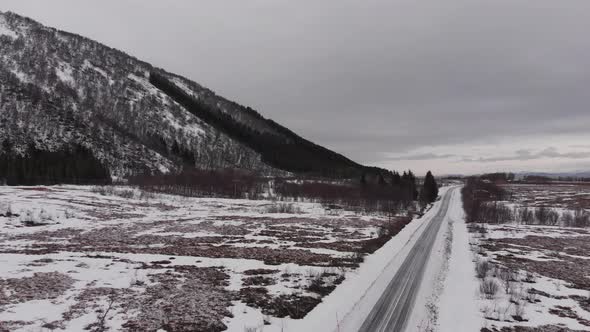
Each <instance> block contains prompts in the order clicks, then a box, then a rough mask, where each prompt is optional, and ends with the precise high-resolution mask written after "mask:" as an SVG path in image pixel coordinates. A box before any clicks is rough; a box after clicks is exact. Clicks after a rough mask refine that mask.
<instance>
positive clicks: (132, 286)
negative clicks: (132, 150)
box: [0, 186, 421, 332]
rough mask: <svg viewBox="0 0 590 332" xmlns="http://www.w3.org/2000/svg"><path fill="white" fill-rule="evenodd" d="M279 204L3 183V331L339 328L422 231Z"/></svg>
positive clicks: (396, 222) (376, 218) (380, 219)
mask: <svg viewBox="0 0 590 332" xmlns="http://www.w3.org/2000/svg"><path fill="white" fill-rule="evenodd" d="M284 204H287V203H281V202H273V201H268V200H257V201H254V200H230V199H219V198H183V197H178V196H168V195H154V194H150V193H145V192H141V191H139V190H134V189H130V188H125V187H119V188H115V189H114V190H113V189H109V190H105V189H101V188H92V187H77V186H52V187H23V188H18V187H0V265H1V266H2V269H0V288H1V289H2V291H1V292H0V331H4V330H7V331H50V330H56V329H57V330H67V331H82V330H84V329H86V330H91V331H108V330H130V331H156V330H162V331H165V330H175V331H195V330H196V331H222V330H229V331H240V332H242V331H262V330H264V331H296V330H299V329H300V328H303V327H305V326H313V324H319V326H323V327H326V326H331V327H334V328H337V327H338V326H339V324H340V321H342V320H343V319H344V318H343V317H338V315H341V316H344V315H345V314H346V313H347V310H349V309H351V308H353V305H354V301H351V303H343V302H344V301H343V299H345V298H346V290H342V288H343V287H344V286H346V287H347V288H348V289H350V290H351V291H352V292H356V294H358V295H359V296H360V295H361V293H363V292H364V291H366V288H367V287H368V286H370V284H371V282H370V281H371V280H370V279H371V278H375V276H376V275H379V271H380V270H381V269H382V268H383V264H384V263H387V261H385V259H388V260H389V259H391V256H392V254H395V250H401V248H402V247H403V245H402V243H406V242H407V241H409V239H411V238H412V235H413V234H414V232H415V231H416V229H417V228H419V227H420V225H421V221H420V219H418V221H417V222H415V223H414V222H412V223H410V224H409V225H408V227H405V228H404V226H405V225H406V223H407V222H408V221H409V219H408V218H405V217H393V218H388V217H385V216H380V215H357V214H355V213H353V212H348V211H345V210H340V209H332V210H328V209H326V208H324V207H323V206H322V205H320V204H315V203H301V202H297V203H289V205H288V206H287V207H285V205H284ZM277 211H288V212H289V213H277ZM402 228H403V229H402ZM398 232H399V234H398V235H397V236H395V237H394V240H391V241H389V242H387V240H389V238H391V236H392V235H393V234H394V233H395V234H397V233H398ZM398 238H399V241H398ZM386 242H387V247H388V248H389V250H392V251H393V252H392V251H389V252H384V251H383V249H384V248H382V249H379V248H380V247H381V246H382V245H383V244H384V243H386ZM375 251H377V253H375V254H373V253H374V252H375ZM380 252H381V254H380ZM393 256H395V255H393ZM363 261H364V263H363ZM359 264H360V267H359ZM341 283H343V285H342V287H338V289H337V291H334V289H336V286H337V285H339V284H341ZM328 294H331V295H329V296H328V297H327V298H325V297H326V296H327V295H328ZM323 298H324V300H325V301H327V302H328V303H325V302H324V303H322V299H323ZM318 304H319V305H318ZM316 306H317V309H316V310H313V309H314V308H316ZM330 308H332V309H330ZM312 310H313V311H312ZM330 310H335V311H333V312H332V311H330ZM310 312H311V314H310V315H307V314H308V313H310ZM324 313H329V314H330V315H331V316H332V315H333V316H334V317H325V316H323V315H324ZM306 316H307V317H306ZM303 317H306V319H302V318H303ZM314 317H315V318H314ZM321 321H329V322H321Z"/></svg>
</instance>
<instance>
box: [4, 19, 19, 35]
mask: <svg viewBox="0 0 590 332" xmlns="http://www.w3.org/2000/svg"><path fill="white" fill-rule="evenodd" d="M0 36H8V37H10V38H12V39H17V38H18V34H17V33H16V32H15V31H13V30H12V29H10V27H8V23H6V19H5V18H4V17H0Z"/></svg>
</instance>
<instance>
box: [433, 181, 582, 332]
mask: <svg viewBox="0 0 590 332" xmlns="http://www.w3.org/2000/svg"><path fill="white" fill-rule="evenodd" d="M507 189H509V190H511V191H512V192H513V200H512V201H511V202H509V203H508V204H510V206H511V207H512V208H515V209H516V210H517V209H519V208H522V207H524V206H527V207H529V208H532V209H535V208H539V207H540V206H544V207H548V208H552V209H555V210H556V211H558V212H559V213H560V214H562V215H563V213H564V212H567V211H571V210H573V209H580V208H582V209H584V208H588V205H587V202H588V201H587V199H588V197H589V195H590V192H589V189H590V187H589V186H585V185H555V186H552V185H511V186H507ZM462 217H463V216H462V213H459V214H458V215H457V218H456V219H457V220H458V221H460V222H457V221H455V222H454V223H453V226H452V228H453V232H452V244H451V248H452V249H451V252H452V254H451V255H450V261H449V266H448V273H447V275H446V279H445V286H444V290H443V295H442V297H441V301H440V305H439V306H440V319H439V322H440V326H439V328H438V329H435V330H439V331H442V332H448V331H475V329H474V326H478V324H479V326H480V327H481V331H482V332H492V331H493V332H497V331H502V332H510V331H523V332H547V331H562V332H566V331H590V256H588V252H590V230H589V229H588V228H575V227H563V226H541V225H534V224H531V225H524V224H517V223H511V224H499V225H491V224H471V225H466V224H465V223H464V222H463V220H462ZM558 225H559V223H558Z"/></svg>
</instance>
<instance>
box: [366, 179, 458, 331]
mask: <svg viewBox="0 0 590 332" xmlns="http://www.w3.org/2000/svg"><path fill="white" fill-rule="evenodd" d="M455 190H457V189H456V188H453V189H449V190H448V191H447V192H446V193H445V195H444V197H443V198H442V203H441V205H440V207H439V210H438V213H437V214H436V215H435V216H434V217H433V218H432V219H431V220H430V223H429V224H428V225H427V226H426V228H425V229H424V232H423V233H422V234H421V235H420V238H418V241H416V243H415V244H414V247H413V248H412V249H411V250H410V252H409V253H408V256H407V257H406V259H405V260H404V262H403V263H402V265H401V266H400V268H399V270H398V271H397V273H396V274H395V276H394V277H393V279H392V280H391V282H389V285H388V286H387V288H386V289H385V291H384V292H383V295H381V297H380V298H379V301H377V304H375V307H374V308H373V309H372V310H371V312H370V313H369V316H367V318H366V319H365V321H364V323H363V325H362V326H361V328H360V330H359V331H362V332H365V331H366V332H385V331H387V332H402V331H404V329H405V328H406V325H407V323H408V318H409V317H410V313H411V311H412V308H413V306H414V302H415V301H416V294H417V293H418V289H419V287H420V283H421V281H422V277H423V275H424V270H425V268H426V263H427V262H428V257H429V256H430V253H431V252H432V246H433V245H434V241H435V239H436V236H437V234H438V232H439V230H440V226H441V225H442V223H443V220H445V216H446V214H447V211H448V209H449V201H450V200H451V195H452V194H453V192H454V191H455Z"/></svg>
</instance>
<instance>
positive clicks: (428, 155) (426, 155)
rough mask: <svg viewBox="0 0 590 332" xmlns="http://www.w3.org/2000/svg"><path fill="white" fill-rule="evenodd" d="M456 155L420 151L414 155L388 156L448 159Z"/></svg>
mask: <svg viewBox="0 0 590 332" xmlns="http://www.w3.org/2000/svg"><path fill="white" fill-rule="evenodd" d="M453 157H456V155H454V154H436V153H420V154H413V155H404V156H398V157H392V158H387V159H388V160H391V161H395V160H434V159H448V158H453Z"/></svg>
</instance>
